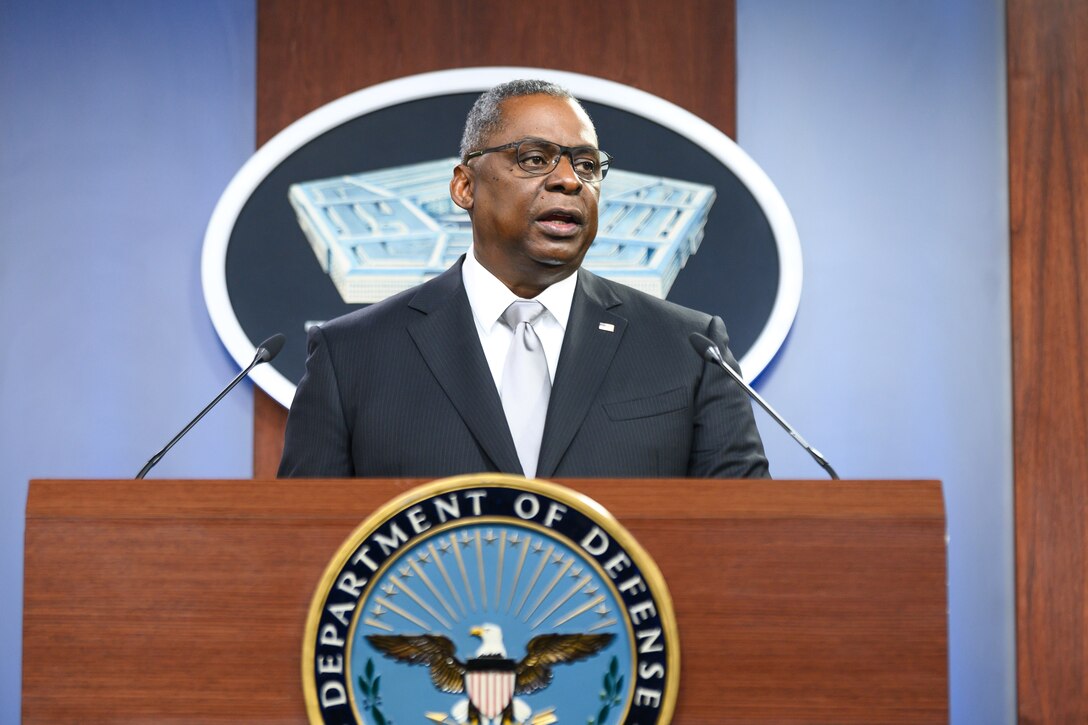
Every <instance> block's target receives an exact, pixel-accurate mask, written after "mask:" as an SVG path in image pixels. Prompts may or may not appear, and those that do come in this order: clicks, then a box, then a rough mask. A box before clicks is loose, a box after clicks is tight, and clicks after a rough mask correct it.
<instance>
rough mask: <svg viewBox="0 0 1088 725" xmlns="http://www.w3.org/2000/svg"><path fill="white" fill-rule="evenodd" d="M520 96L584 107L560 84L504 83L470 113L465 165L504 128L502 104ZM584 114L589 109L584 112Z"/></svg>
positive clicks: (487, 93) (463, 139)
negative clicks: (567, 100)
mask: <svg viewBox="0 0 1088 725" xmlns="http://www.w3.org/2000/svg"><path fill="white" fill-rule="evenodd" d="M520 96H552V97H554V98H566V99H569V100H570V101H572V102H573V103H574V104H575V105H576V106H578V108H582V104H581V103H579V102H578V99H577V98H575V97H574V96H573V95H572V94H571V92H570V91H568V90H567V89H566V88H564V87H563V86H560V85H558V84H556V83H551V82H549V81H541V80H516V81H508V82H506V83H500V84H499V85H497V86H495V87H494V88H491V89H490V90H487V91H484V92H483V94H482V95H481V96H480V97H479V98H477V99H476V102H475V103H474V104H472V110H471V111H469V112H468V118H466V119H465V131H464V133H462V134H461V160H462V161H464V159H465V156H467V155H468V154H469V153H471V152H472V151H478V150H479V149H480V148H481V147H482V146H483V144H484V139H486V138H488V137H489V136H490V135H491V134H493V133H495V132H496V131H498V130H499V129H501V128H502V123H503V119H502V108H501V106H502V102H503V101H506V100H508V99H510V98H518V97H520ZM582 111H583V112H584V111H585V109H584V108H582ZM586 115H587V116H588V115H589V114H586Z"/></svg>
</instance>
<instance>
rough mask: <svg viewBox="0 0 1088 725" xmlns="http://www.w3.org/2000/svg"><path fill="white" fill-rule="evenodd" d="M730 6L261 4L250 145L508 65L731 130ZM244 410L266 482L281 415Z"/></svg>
mask: <svg viewBox="0 0 1088 725" xmlns="http://www.w3.org/2000/svg"><path fill="white" fill-rule="evenodd" d="M735 36H736V12H735V6H734V1H733V0H678V1H676V2H669V3H663V2H660V1H659V0H598V2H582V1H576V0H554V1H553V2H548V3H536V2H509V1H508V0H456V1H454V0H426V1H417V2H395V1H394V0H360V1H351V0H321V1H320V2H317V1H314V2H297V0H261V2H260V4H259V5H258V20H257V138H258V143H264V142H265V141H267V140H268V139H270V138H271V137H272V136H274V135H275V134H276V133H278V132H279V131H281V130H282V129H283V128H284V127H286V126H287V125H289V124H290V123H291V122H293V121H295V120H296V119H298V118H299V117H300V116H302V115H304V114H305V113H307V112H309V111H312V110H314V109H315V108H317V107H319V106H321V105H323V104H325V103H328V102H329V101H332V100H334V99H336V98H339V97H340V96H343V95H345V94H347V93H351V92H352V91H356V90H359V89H360V88H365V87H367V86H371V85H374V84H375V83H380V82H382V81H387V80H391V79H393V78H399V77H401V76H406V75H411V74H414V73H423V72H426V71H435V70H442V69H446V68H461V67H470V66H488V65H515V66H534V67H544V68H554V69H557V70H564V71H573V72H577V73H586V74H589V75H595V76H599V77H602V78H607V79H609V80H614V81H618V82H620V83H626V84H628V85H631V86H635V87H636V88H640V89H642V90H645V91H648V92H650V93H653V94H655V95H658V96H661V97H662V98H665V99H667V100H669V101H672V102H674V103H676V104H678V105H681V106H683V107H684V108H686V109H688V110H689V111H691V112H693V113H695V114H696V115H697V116H700V117H701V118H703V119H705V120H707V121H709V122H710V123H712V124H714V125H715V126H717V127H718V128H720V129H721V130H722V131H724V132H725V133H727V134H728V135H730V136H734V135H735V128H736V50H735V46H736V37H735ZM256 398H257V399H256V401H255V403H254V414H255V415H254V476H255V477H257V478H266V477H271V476H273V475H275V471H276V467H277V465H278V463H279V457H280V453H281V450H282V439H283V428H284V425H285V422H286V414H285V412H284V411H283V410H282V408H281V407H280V406H279V405H278V404H277V403H275V402H274V401H272V400H271V399H270V398H269V397H268V396H267V395H265V394H264V393H263V392H261V391H259V390H258V391H257V393H256Z"/></svg>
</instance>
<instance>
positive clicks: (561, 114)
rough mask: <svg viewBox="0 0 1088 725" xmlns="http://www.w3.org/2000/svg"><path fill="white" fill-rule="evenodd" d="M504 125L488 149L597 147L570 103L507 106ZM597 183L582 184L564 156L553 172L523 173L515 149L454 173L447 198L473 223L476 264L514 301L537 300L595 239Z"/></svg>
mask: <svg viewBox="0 0 1088 725" xmlns="http://www.w3.org/2000/svg"><path fill="white" fill-rule="evenodd" d="M501 108H502V114H503V126H502V129H501V130H499V131H497V132H496V133H494V134H493V135H492V136H491V137H490V138H488V139H486V140H485V143H484V144H483V146H484V147H485V148H491V147H494V146H502V145H503V144H507V143H510V142H512V141H518V140H521V139H524V138H537V139H544V140H546V141H552V142H554V143H557V144H559V145H561V146H596V145H597V134H596V132H595V131H594V130H593V125H592V124H591V123H590V120H589V118H588V117H587V116H586V115H585V113H584V112H582V111H581V109H579V108H578V107H577V106H575V105H574V104H573V103H571V102H570V101H569V100H567V99H565V98H555V97H553V96H521V97H517V98H511V99H508V100H506V101H504V102H503V103H502V107H501ZM600 193H601V189H600V183H599V182H597V183H594V182H588V181H583V180H582V179H580V178H579V177H578V176H577V175H575V173H574V169H573V168H572V167H571V162H570V157H569V156H566V155H564V156H563V157H562V159H561V160H560V162H559V165H558V166H557V167H556V168H555V169H553V170H552V171H551V173H548V174H543V175H539V176H537V175H533V174H530V173H528V172H527V171H524V170H522V169H521V167H519V166H518V164H517V160H516V158H515V151H514V150H513V149H511V150H508V151H496V152H493V153H488V154H484V155H483V156H479V157H476V158H474V159H472V160H470V161H469V163H468V164H461V165H460V166H458V167H457V168H456V169H455V170H454V177H453V181H452V182H451V183H450V194H451V196H452V197H453V200H454V202H455V203H457V205H458V206H460V207H462V208H464V209H468V210H469V214H470V215H471V217H472V240H473V248H474V250H475V252H476V258H477V259H478V260H479V261H480V263H481V264H482V265H483V266H484V267H486V268H487V269H488V270H489V271H490V272H491V273H492V274H494V275H495V276H496V277H498V278H499V279H500V280H502V282H503V283H505V284H506V286H507V287H509V288H510V289H511V290H512V291H513V292H514V293H515V294H517V295H519V296H521V297H535V296H536V295H537V294H539V293H540V292H541V291H542V290H543V289H545V288H546V287H548V286H549V285H551V284H553V283H555V282H558V281H559V280H561V279H564V278H565V277H568V276H569V275H571V274H572V273H573V272H574V271H575V270H577V269H578V267H579V265H581V263H582V258H583V257H585V255H586V251H587V250H588V249H589V245H590V244H591V243H592V242H593V238H594V237H595V236H596V235H597V201H598V199H599V197H600Z"/></svg>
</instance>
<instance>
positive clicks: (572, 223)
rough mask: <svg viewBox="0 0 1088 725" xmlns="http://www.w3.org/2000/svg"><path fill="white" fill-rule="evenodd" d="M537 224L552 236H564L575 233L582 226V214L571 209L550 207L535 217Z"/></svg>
mask: <svg viewBox="0 0 1088 725" xmlns="http://www.w3.org/2000/svg"><path fill="white" fill-rule="evenodd" d="M536 222H537V224H539V225H540V226H541V227H543V228H544V231H545V232H547V233H548V234H550V235H552V236H557V237H565V236H570V235H572V234H574V233H576V232H577V231H578V230H579V228H581V226H582V215H581V214H580V213H579V212H577V211H573V210H567V209H550V210H548V211H546V212H544V213H543V214H541V215H540V216H538V217H537V218H536Z"/></svg>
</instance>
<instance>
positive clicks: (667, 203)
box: [288, 158, 716, 304]
mask: <svg viewBox="0 0 1088 725" xmlns="http://www.w3.org/2000/svg"><path fill="white" fill-rule="evenodd" d="M457 163H458V159H456V158H447V159H439V160H437V161H426V162H423V163H419V164H412V165H410V166H399V167H396V168H390V169H381V170H379V171H369V172H366V173H362V174H352V175H350V176H340V177H336V178H331V179H321V180H317V181H308V182H303V183H299V184H293V185H292V186H291V188H290V191H289V193H288V196H289V199H290V201H291V205H292V206H293V207H294V209H295V212H296V214H297V215H298V221H299V224H300V226H301V227H302V230H303V232H304V233H305V235H306V238H307V239H308V240H309V242H310V246H311V247H312V248H313V251H314V254H315V255H316V256H317V260H318V262H319V263H320V264H321V268H322V270H324V271H325V272H326V273H327V274H328V275H329V277H331V278H332V281H333V284H335V285H336V289H337V290H338V291H339V292H340V296H341V297H342V298H343V300H344V302H346V303H348V304H359V303H371V302H378V301H380V300H382V299H385V298H386V297H389V296H390V295H393V294H396V293H397V292H400V291H402V290H406V289H408V288H409V287H413V286H415V285H417V284H420V283H421V282H425V281H427V280H429V279H431V278H433V277H436V276H438V275H439V274H441V273H442V272H444V271H445V270H446V269H448V268H449V266H450V265H452V264H453V263H454V262H455V261H456V260H457V258H458V257H459V256H461V255H462V254H464V253H465V252H467V251H468V249H469V246H470V245H471V244H472V227H471V224H470V222H469V217H468V213H467V212H466V211H464V210H463V209H461V208H460V207H458V206H457V205H456V204H454V203H453V201H452V200H451V199H450V195H449V182H450V177H451V176H452V172H453V167H454V166H456V165H457ZM715 198H716V192H715V190H714V187H713V186H707V185H705V184H693V183H690V182H686V181H679V180H677V179H667V178H663V177H659V176H648V175H645V174H636V173H633V172H630V171H622V170H612V171H610V172H609V174H608V178H607V179H605V180H604V182H603V183H602V184H601V201H600V209H599V224H598V230H597V238H596V240H595V241H594V242H593V245H592V246H591V247H590V249H589V252H588V253H587V254H586V258H585V262H584V266H585V267H586V268H587V269H589V270H591V271H593V272H595V273H596V274H599V275H600V276H602V277H607V278H608V279H612V280H615V281H617V282H622V283H623V284H626V285H629V286H631V287H634V288H636V289H639V290H642V291H643V292H647V293H649V294H652V295H655V296H657V297H662V298H664V297H665V296H666V295H667V294H668V292H669V289H670V288H671V287H672V284H673V282H674V281H675V280H676V275H677V274H678V273H679V272H680V270H681V268H683V266H684V265H685V264H686V263H687V261H688V258H689V257H690V256H691V255H692V254H695V252H696V250H698V248H699V244H700V242H702V239H703V228H704V227H705V226H706V220H707V215H708V214H709V213H710V208H711V206H713V204H714V199H715Z"/></svg>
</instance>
